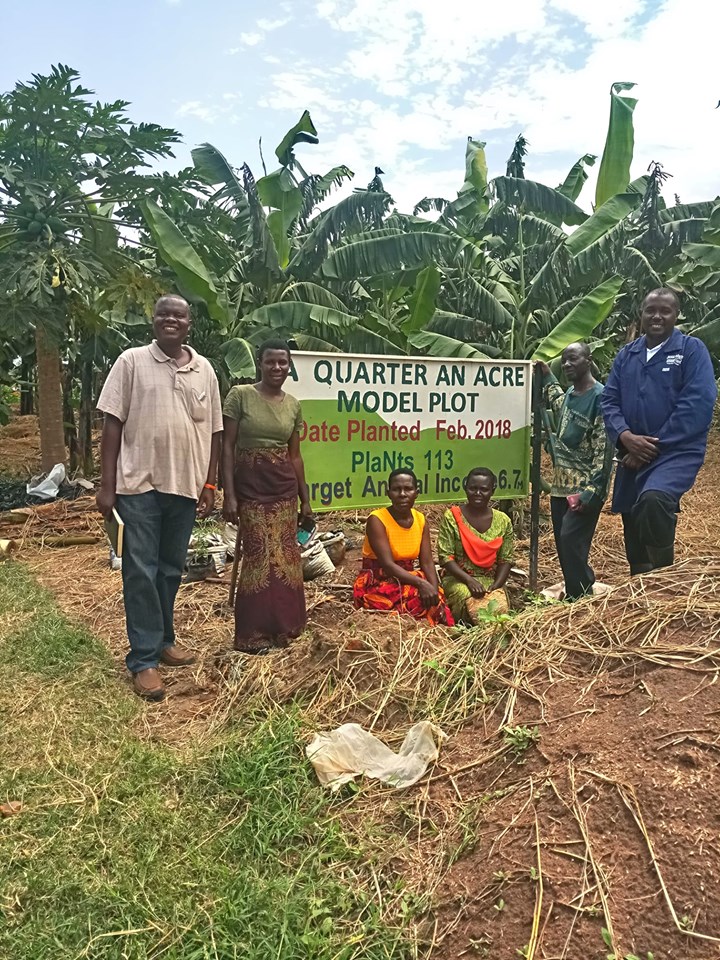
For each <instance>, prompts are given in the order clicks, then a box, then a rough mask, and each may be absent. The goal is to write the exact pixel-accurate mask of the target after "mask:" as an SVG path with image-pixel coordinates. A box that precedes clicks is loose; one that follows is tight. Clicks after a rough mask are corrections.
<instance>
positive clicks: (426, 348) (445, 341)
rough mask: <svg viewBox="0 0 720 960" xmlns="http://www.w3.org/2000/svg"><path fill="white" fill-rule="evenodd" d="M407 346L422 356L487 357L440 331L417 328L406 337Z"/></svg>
mask: <svg viewBox="0 0 720 960" xmlns="http://www.w3.org/2000/svg"><path fill="white" fill-rule="evenodd" d="M408 346H410V347H411V348H412V349H413V350H415V351H417V352H418V353H419V354H421V355H422V356H428V357H448V358H456V357H457V358H459V359H462V360H487V359H488V357H487V356H486V355H485V354H484V353H481V352H480V351H479V350H476V349H475V347H471V346H470V345H469V344H467V343H462V341H460V340H453V338H452V337H444V336H443V335H442V334H440V333H432V332H431V331H430V330H418V331H417V332H415V333H412V334H410V336H409V337H408Z"/></svg>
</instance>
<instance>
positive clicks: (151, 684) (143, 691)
mask: <svg viewBox="0 0 720 960" xmlns="http://www.w3.org/2000/svg"><path fill="white" fill-rule="evenodd" d="M132 683H133V690H134V691H135V693H136V694H137V695H138V696H139V697H142V698H143V700H154V701H158V700H162V699H163V697H164V696H165V685H164V684H163V682H162V677H161V676H160V674H159V672H158V671H157V670H156V668H155V667H148V669H147V670H141V671H140V672H139V673H134V674H133V678H132Z"/></svg>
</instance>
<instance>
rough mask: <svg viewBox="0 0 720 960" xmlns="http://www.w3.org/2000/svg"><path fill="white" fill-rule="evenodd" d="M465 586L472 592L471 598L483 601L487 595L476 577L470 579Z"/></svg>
mask: <svg viewBox="0 0 720 960" xmlns="http://www.w3.org/2000/svg"><path fill="white" fill-rule="evenodd" d="M465 584H466V586H467V588H468V590H469V591H470V596H471V597H474V598H475V599H476V600H481V599H482V598H483V597H484V596H485V594H486V593H487V590H486V589H485V587H484V586H483V585H482V584H481V583H480V581H479V580H476V579H475V577H468V578H467V580H466V581H465Z"/></svg>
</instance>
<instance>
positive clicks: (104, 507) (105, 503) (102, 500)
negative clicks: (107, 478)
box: [95, 487, 117, 518]
mask: <svg viewBox="0 0 720 960" xmlns="http://www.w3.org/2000/svg"><path fill="white" fill-rule="evenodd" d="M116 500H117V497H116V495H115V491H114V490H113V488H112V487H100V489H99V490H98V492H97V493H96V494H95V504H96V506H97V508H98V510H99V511H100V513H101V514H102V515H103V516H104V517H106V518H107V517H109V516H110V514H111V513H112V511H113V507H114V506H115V503H116Z"/></svg>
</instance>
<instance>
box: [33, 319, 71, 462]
mask: <svg viewBox="0 0 720 960" xmlns="http://www.w3.org/2000/svg"><path fill="white" fill-rule="evenodd" d="M35 349H36V354H37V392H38V415H39V420H40V458H41V461H42V467H43V470H50V468H51V467H53V466H54V465H55V464H56V463H65V438H64V435H63V416H62V388H61V383H60V348H59V345H58V344H57V343H55V342H54V341H53V340H52V339H50V338H49V337H48V335H47V334H46V332H45V330H44V329H43V327H42V324H40V323H38V325H37V328H36V331H35Z"/></svg>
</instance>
